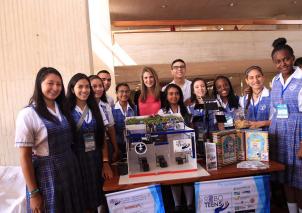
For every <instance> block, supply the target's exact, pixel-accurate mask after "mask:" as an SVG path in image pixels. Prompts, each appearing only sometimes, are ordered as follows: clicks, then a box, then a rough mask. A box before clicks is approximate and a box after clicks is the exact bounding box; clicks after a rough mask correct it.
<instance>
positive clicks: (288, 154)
mask: <svg viewBox="0 0 302 213" xmlns="http://www.w3.org/2000/svg"><path fill="white" fill-rule="evenodd" d="M271 57H272V60H273V63H274V64H275V67H276V69H277V71H278V72H279V73H278V74H277V75H276V76H275V78H274V79H273V80H272V90H271V91H269V90H268V89H267V88H266V87H265V86H264V74H263V71H262V69H261V67H259V66H251V67H249V68H247V69H246V70H245V81H246V83H247V85H248V86H249V89H247V90H246V93H247V95H245V96H244V97H239V96H236V95H235V92H234V90H233V88H232V84H231V82H230V80H229V79H228V78H227V77H225V76H217V77H216V79H215V81H214V84H213V94H212V95H210V94H209V92H208V89H207V83H206V81H205V80H204V79H202V78H196V79H194V80H193V81H192V82H191V81H189V80H187V79H185V72H186V64H185V62H184V61H183V60H182V59H176V60H174V61H173V62H172V64H171V74H172V76H173V81H172V82H171V83H169V84H168V85H166V86H165V87H163V88H162V89H161V87H160V82H159V78H158V76H157V73H156V71H155V70H154V69H153V68H151V67H144V68H143V70H142V72H141V75H140V80H141V90H140V91H139V92H136V94H135V95H134V103H133V102H132V101H131V91H130V87H129V86H128V85H127V84H126V83H119V84H117V86H116V96H117V101H116V103H114V102H113V99H112V98H111V97H110V96H108V95H107V94H106V90H108V89H109V87H110V84H111V82H110V81H111V77H110V74H109V73H108V72H107V71H101V72H99V73H98V75H92V76H89V77H87V76H86V75H85V74H81V73H78V74H76V75H74V76H73V77H72V78H71V80H70V82H69V84H68V88H67V93H66V96H65V90H64V85H63V80H62V77H61V75H60V73H59V72H58V71H57V70H56V69H54V68H50V67H44V68H42V69H40V71H39V72H38V74H37V77H36V82H35V87H34V93H33V96H32V97H31V99H30V102H29V105H28V106H27V107H25V108H24V109H22V110H21V111H20V113H19V115H18V117H17V121H16V138H15V144H16V146H17V147H19V150H20V163H21V167H22V171H23V175H24V178H25V181H26V185H27V188H26V193H27V208H28V211H29V212H31V211H32V212H44V211H45V212H95V211H96V209H97V207H98V206H100V205H101V204H102V202H104V195H103V192H102V186H103V179H104V178H109V179H110V178H111V177H112V176H113V174H112V170H111V167H110V163H112V162H114V161H116V160H118V159H121V158H123V157H126V144H125V139H124V132H123V131H124V129H125V123H124V120H125V118H126V117H131V116H136V115H155V114H171V113H180V114H181V115H182V116H183V118H184V121H185V123H186V124H187V125H188V126H191V127H193V128H194V129H195V132H196V137H197V138H198V137H199V135H201V136H200V137H204V136H203V134H200V133H205V131H208V132H209V131H215V130H223V129H229V128H234V118H235V112H236V110H237V109H244V111H245V112H246V120H247V121H246V126H248V127H249V128H263V129H264V130H269V134H270V137H269V140H270V152H271V153H270V154H271V159H274V160H277V161H279V162H281V163H284V164H285V166H286V169H285V171H284V172H280V173H278V174H277V175H275V176H274V177H273V179H274V180H275V181H278V182H279V183H281V184H283V185H284V190H285V194H286V199H287V202H288V208H289V210H290V212H295V213H296V212H297V211H298V209H299V212H301V211H302V191H301V190H302V178H301V177H302V160H301V158H302V144H301V143H302V70H301V69H300V68H299V67H295V66H294V60H295V56H294V51H293V49H292V48H291V47H290V46H289V45H287V44H286V39H284V38H279V39H276V40H275V41H274V43H273V51H272V54H271ZM210 97H211V98H212V99H213V98H214V99H216V100H217V103H218V105H219V109H220V111H218V112H216V111H215V112H213V111H211V110H209V112H206V110H204V109H202V108H199V107H196V106H197V105H200V104H201V105H202V104H204V103H205V101H206V100H207V99H209V98H210ZM221 112H222V113H223V114H224V117H225V120H224V121H223V122H221V123H220V122H219V121H218V120H217V119H216V116H215V113H218V114H219V113H221ZM204 118H206V119H204ZM200 150H202V147H200ZM201 152H202V151H201ZM182 188H183V189H184V192H185V197H186V205H187V209H188V210H192V209H193V208H194V207H193V204H194V202H193V186H192V185H191V184H185V185H183V186H182V185H173V186H171V189H172V195H173V198H174V204H175V209H176V210H180V209H181V207H180V206H181V204H182V202H181V189H182Z"/></svg>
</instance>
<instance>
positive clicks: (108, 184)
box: [103, 161, 285, 192]
mask: <svg viewBox="0 0 302 213" xmlns="http://www.w3.org/2000/svg"><path fill="white" fill-rule="evenodd" d="M268 164H269V168H268V169H261V170H249V169H237V167H236V166H237V164H232V165H229V166H225V167H223V168H220V169H218V170H217V171H208V173H209V174H210V176H203V177H198V178H186V179H178V180H165V181H160V182H152V181H150V182H149V183H137V184H129V185H118V182H119V176H117V175H115V176H114V177H113V178H112V179H111V180H106V181H105V183H104V187H103V189H104V191H105V192H112V191H120V190H127V189H133V188H137V187H142V186H147V185H150V184H155V183H157V184H162V185H171V184H178V183H190V182H199V181H208V180H218V179H225V178H238V177H246V176H254V175H261V174H267V173H272V172H277V171H283V170H284V169H285V166H284V165H283V164H281V163H278V162H275V161H270V162H268ZM202 166H203V167H204V165H203V164H202ZM114 173H115V174H117V172H116V170H115V169H114Z"/></svg>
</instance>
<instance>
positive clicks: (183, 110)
mask: <svg viewBox="0 0 302 213" xmlns="http://www.w3.org/2000/svg"><path fill="white" fill-rule="evenodd" d="M171 88H175V89H177V90H178V93H179V100H178V103H177V104H178V105H179V108H180V114H181V115H182V116H183V117H185V116H187V115H188V114H189V113H188V110H187V107H186V106H185V104H184V101H183V99H184V96H183V94H182V91H181V89H180V87H179V86H177V85H176V84H168V86H167V87H166V88H165V91H164V98H163V99H164V101H163V105H162V109H163V111H164V112H168V111H169V109H170V108H171V105H170V103H169V101H168V98H167V97H168V90H169V89H171Z"/></svg>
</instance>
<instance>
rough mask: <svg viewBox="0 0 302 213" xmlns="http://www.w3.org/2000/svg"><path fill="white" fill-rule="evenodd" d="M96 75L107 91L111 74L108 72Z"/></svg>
mask: <svg viewBox="0 0 302 213" xmlns="http://www.w3.org/2000/svg"><path fill="white" fill-rule="evenodd" d="M98 76H99V77H100V78H101V79H102V81H103V83H104V87H105V90H106V91H107V90H108V89H109V88H110V86H111V75H110V74H108V73H100V74H98Z"/></svg>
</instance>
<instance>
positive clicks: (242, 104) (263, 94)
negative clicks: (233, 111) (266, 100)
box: [239, 87, 269, 108]
mask: <svg viewBox="0 0 302 213" xmlns="http://www.w3.org/2000/svg"><path fill="white" fill-rule="evenodd" d="M268 96H269V90H268V89H267V88H266V87H264V88H263V90H262V92H261V95H260V97H258V99H257V100H256V101H255V102H254V104H253V105H257V104H258V103H259V102H260V101H261V100H262V98H263V97H268ZM247 98H248V96H247V95H245V96H242V97H240V99H239V104H240V107H242V108H244V107H245V104H246V103H245V101H246V100H247ZM251 101H252V99H251Z"/></svg>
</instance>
